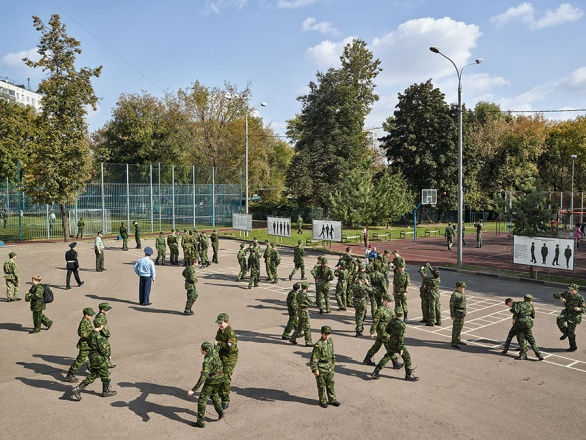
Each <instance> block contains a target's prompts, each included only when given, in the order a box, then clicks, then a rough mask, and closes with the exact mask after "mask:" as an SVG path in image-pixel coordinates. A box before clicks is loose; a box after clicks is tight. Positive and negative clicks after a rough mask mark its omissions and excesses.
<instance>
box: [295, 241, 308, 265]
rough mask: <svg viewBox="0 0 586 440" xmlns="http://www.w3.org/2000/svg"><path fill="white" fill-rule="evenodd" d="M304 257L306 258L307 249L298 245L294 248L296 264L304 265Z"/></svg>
mask: <svg viewBox="0 0 586 440" xmlns="http://www.w3.org/2000/svg"><path fill="white" fill-rule="evenodd" d="M303 257H305V249H303V245H302V244H298V245H297V246H295V247H294V248H293V262H294V263H296V264H297V263H302V262H303Z"/></svg>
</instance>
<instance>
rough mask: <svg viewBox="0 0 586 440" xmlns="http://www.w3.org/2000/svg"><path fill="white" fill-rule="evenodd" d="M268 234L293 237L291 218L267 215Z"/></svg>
mask: <svg viewBox="0 0 586 440" xmlns="http://www.w3.org/2000/svg"><path fill="white" fill-rule="evenodd" d="M267 234H269V235H276V236H278V237H291V219H290V218H284V217H267Z"/></svg>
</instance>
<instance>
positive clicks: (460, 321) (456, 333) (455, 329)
mask: <svg viewBox="0 0 586 440" xmlns="http://www.w3.org/2000/svg"><path fill="white" fill-rule="evenodd" d="M463 328H464V316H456V317H454V320H453V321H452V344H455V343H457V342H461V338H460V333H462V329H463Z"/></svg>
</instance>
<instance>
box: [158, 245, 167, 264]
mask: <svg viewBox="0 0 586 440" xmlns="http://www.w3.org/2000/svg"><path fill="white" fill-rule="evenodd" d="M166 257H167V249H165V248H157V262H158V261H159V258H160V259H161V260H162V261H161V263H164V262H165V258H166Z"/></svg>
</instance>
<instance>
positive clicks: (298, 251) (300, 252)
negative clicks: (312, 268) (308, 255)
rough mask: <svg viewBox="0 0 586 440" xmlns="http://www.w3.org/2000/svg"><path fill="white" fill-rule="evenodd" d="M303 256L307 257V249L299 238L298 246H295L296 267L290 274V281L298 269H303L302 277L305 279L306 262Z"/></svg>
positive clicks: (294, 259) (294, 261) (294, 258)
mask: <svg viewBox="0 0 586 440" xmlns="http://www.w3.org/2000/svg"><path fill="white" fill-rule="evenodd" d="M303 257H305V249H303V244H302V241H301V240H297V246H295V247H294V248H293V263H294V264H295V267H294V268H293V271H292V272H291V273H290V274H289V281H291V280H292V279H293V275H295V272H297V269H301V279H302V280H305V279H306V278H305V262H304V261H303Z"/></svg>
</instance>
